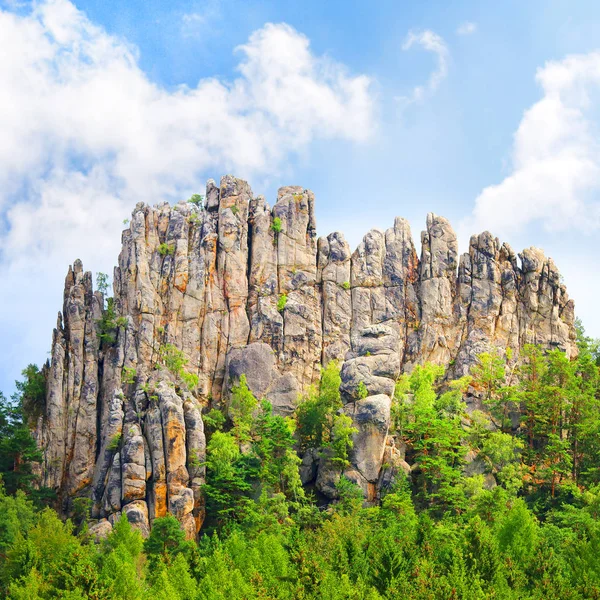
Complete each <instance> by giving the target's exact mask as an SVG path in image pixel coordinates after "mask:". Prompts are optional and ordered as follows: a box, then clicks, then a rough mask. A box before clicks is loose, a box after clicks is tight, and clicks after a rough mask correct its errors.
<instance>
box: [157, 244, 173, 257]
mask: <svg viewBox="0 0 600 600" xmlns="http://www.w3.org/2000/svg"><path fill="white" fill-rule="evenodd" d="M158 253H159V254H160V255H161V256H167V255H169V256H172V255H173V254H175V247H174V246H172V245H170V244H166V243H163V244H161V245H160V246H159V247H158Z"/></svg>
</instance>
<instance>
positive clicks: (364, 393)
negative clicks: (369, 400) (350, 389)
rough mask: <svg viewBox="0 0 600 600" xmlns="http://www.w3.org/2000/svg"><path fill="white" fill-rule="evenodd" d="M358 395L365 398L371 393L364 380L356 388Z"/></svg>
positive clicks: (361, 398)
mask: <svg viewBox="0 0 600 600" xmlns="http://www.w3.org/2000/svg"><path fill="white" fill-rule="evenodd" d="M356 395H357V396H358V398H359V400H363V399H364V398H366V397H367V396H368V395H369V390H368V389H367V386H366V385H365V382H364V381H361V382H360V383H359V384H358V387H357V388H356Z"/></svg>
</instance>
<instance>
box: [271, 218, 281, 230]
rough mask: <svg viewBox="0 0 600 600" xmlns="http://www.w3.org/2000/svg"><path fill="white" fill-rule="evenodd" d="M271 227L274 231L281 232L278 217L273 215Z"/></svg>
mask: <svg viewBox="0 0 600 600" xmlns="http://www.w3.org/2000/svg"><path fill="white" fill-rule="evenodd" d="M271 229H272V230H273V231H274V232H275V233H281V219H280V218H279V217H275V218H274V219H273V224H272V225H271Z"/></svg>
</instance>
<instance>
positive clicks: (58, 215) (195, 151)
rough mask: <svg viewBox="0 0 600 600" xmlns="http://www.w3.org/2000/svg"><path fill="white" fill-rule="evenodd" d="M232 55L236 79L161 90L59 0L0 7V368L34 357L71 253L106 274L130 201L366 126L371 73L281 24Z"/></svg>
mask: <svg viewBox="0 0 600 600" xmlns="http://www.w3.org/2000/svg"><path fill="white" fill-rule="evenodd" d="M235 51H236V53H237V55H238V56H239V64H238V67H237V75H236V77H235V78H233V79H231V80H223V79H219V78H216V77H215V78H207V79H203V80H201V81H199V82H198V84H197V85H196V86H195V87H193V88H189V87H185V86H181V87H180V88H179V89H175V90H166V89H164V88H162V87H160V86H158V85H156V84H155V83H153V82H152V81H151V80H150V79H149V78H148V77H147V75H146V74H145V73H144V72H143V71H142V70H141V69H140V68H139V66H138V57H137V49H136V48H135V47H132V46H131V45H129V44H128V43H127V41H126V40H123V39H120V38H117V37H115V36H113V35H110V34H108V33H107V32H106V31H105V30H103V29H102V28H100V27H98V26H96V25H95V24H94V23H92V22H90V20H89V19H88V18H87V17H86V15H85V14H84V13H82V12H80V11H78V10H77V9H76V8H75V6H74V5H73V4H72V3H71V2H69V1H68V0H46V1H42V2H38V3H36V4H35V5H34V7H33V8H32V10H31V12H29V13H28V14H25V15H23V14H16V13H13V12H11V11H10V10H4V11H0V135H1V138H2V143H0V238H1V240H0V248H1V250H0V252H1V254H0V277H1V278H2V281H3V289H4V290H5V293H4V294H3V295H2V301H1V302H2V305H3V306H2V310H0V315H1V316H0V320H1V322H0V330H2V331H3V333H4V334H5V337H9V338H12V339H15V340H18V341H17V342H16V346H15V345H12V346H11V347H10V349H7V345H6V344H5V345H4V348H5V355H4V356H0V362H2V363H3V364H4V365H5V366H6V365H7V363H9V366H10V367H12V368H13V369H14V365H13V364H12V363H13V362H14V361H21V363H22V362H23V361H24V360H26V359H27V358H28V357H31V349H32V348H39V345H40V339H41V337H40V331H39V330H40V329H43V332H42V335H43V339H44V340H48V341H49V334H50V332H49V331H48V330H47V327H48V324H49V323H51V317H50V315H52V314H53V313H55V311H56V309H57V308H59V307H58V306H57V305H56V303H57V301H59V300H60V291H59V290H60V287H61V284H60V280H61V278H62V276H63V275H64V273H65V271H66V267H67V265H68V264H69V263H70V262H71V261H72V260H73V259H74V258H76V257H81V258H82V259H83V260H84V266H85V267H87V268H93V269H97V270H103V271H110V268H111V266H112V264H113V263H114V262H115V260H116V255H117V252H118V245H119V230H120V227H121V226H122V225H121V222H122V220H123V219H124V218H125V217H127V216H128V213H129V212H130V211H131V208H132V206H133V205H134V204H135V203H136V202H138V201H146V202H149V203H154V202H157V201H160V200H163V199H167V200H178V199H181V198H185V197H187V196H189V194H190V193H192V192H196V191H198V190H199V189H200V186H201V185H202V183H203V182H204V180H205V178H206V177H207V176H210V175H217V176H218V175H220V174H223V173H226V172H235V173H236V174H239V175H240V176H243V177H248V178H251V179H252V178H254V179H257V178H261V177H263V176H266V175H267V174H273V173H277V171H278V169H281V168H282V166H283V165H284V164H285V162H286V160H287V159H289V157H290V155H291V154H293V153H296V152H300V151H302V150H303V149H305V148H306V147H307V145H308V144H309V143H310V142H311V141H312V140H314V139H316V138H321V139H327V138H338V139H345V140H349V141H352V142H361V141H363V140H366V139H367V138H368V137H369V136H370V135H371V133H372V132H373V129H374V105H373V94H372V92H371V82H370V80H369V78H368V77H366V76H364V75H357V76H354V75H351V74H349V73H348V72H347V70H346V69H345V68H344V66H343V65H341V64H339V63H336V62H334V61H332V60H331V59H328V58H327V57H321V56H316V55H315V54H314V53H313V52H312V51H311V48H310V45H309V40H308V39H307V38H306V37H305V36H304V35H302V34H301V33H299V32H297V31H295V30H294V29H293V28H291V27H289V26H288V25H285V24H279V25H274V24H267V25H265V26H264V27H263V28H261V29H259V30H258V31H255V32H254V33H253V34H252V35H251V36H250V38H249V40H248V41H247V43H245V44H244V45H242V46H240V47H239V48H237V49H235ZM17 332H18V333H17Z"/></svg>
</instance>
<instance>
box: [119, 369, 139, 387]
mask: <svg viewBox="0 0 600 600" xmlns="http://www.w3.org/2000/svg"><path fill="white" fill-rule="evenodd" d="M136 376H137V371H136V370H135V369H134V368H133V367H123V371H122V372H121V380H122V382H123V383H124V384H125V385H131V384H134V383H135V378H136Z"/></svg>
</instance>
